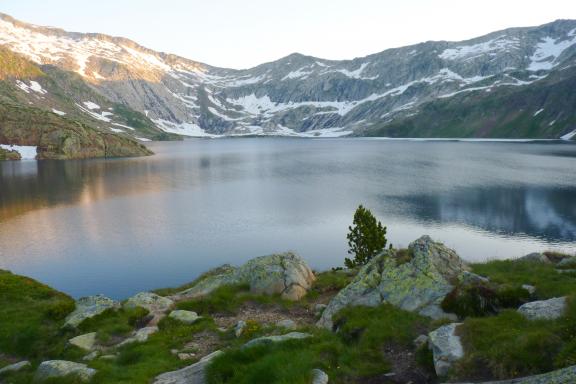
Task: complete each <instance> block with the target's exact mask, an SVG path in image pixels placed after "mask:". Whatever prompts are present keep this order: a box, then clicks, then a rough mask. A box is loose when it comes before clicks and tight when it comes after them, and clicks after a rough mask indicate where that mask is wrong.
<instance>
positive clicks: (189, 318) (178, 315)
mask: <svg viewBox="0 0 576 384" xmlns="http://www.w3.org/2000/svg"><path fill="white" fill-rule="evenodd" d="M168 317H170V318H172V319H174V320H178V321H180V322H182V323H185V324H192V323H194V322H195V321H196V320H198V319H200V318H201V317H200V316H198V314H197V313H196V312H192V311H184V310H181V309H177V310H175V311H172V312H170V314H169V315H168Z"/></svg>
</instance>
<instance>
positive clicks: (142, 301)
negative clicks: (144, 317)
mask: <svg viewBox="0 0 576 384" xmlns="http://www.w3.org/2000/svg"><path fill="white" fill-rule="evenodd" d="M172 305H174V302H173V301H172V300H170V299H169V298H167V297H163V296H160V295H157V294H155V293H152V292H140V293H137V294H136V295H134V296H132V297H131V298H129V299H128V300H126V303H124V307H125V308H136V307H140V308H144V309H147V310H148V312H150V313H151V314H158V313H164V312H166V311H168V310H169V309H170V308H171V307H172Z"/></svg>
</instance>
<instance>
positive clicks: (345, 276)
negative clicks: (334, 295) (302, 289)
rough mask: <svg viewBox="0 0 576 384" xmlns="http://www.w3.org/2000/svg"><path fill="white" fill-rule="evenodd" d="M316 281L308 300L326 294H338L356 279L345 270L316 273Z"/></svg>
mask: <svg viewBox="0 0 576 384" xmlns="http://www.w3.org/2000/svg"><path fill="white" fill-rule="evenodd" d="M315 275H316V281H314V284H313V285H312V288H311V289H310V290H309V291H308V294H307V295H306V298H308V299H315V298H317V297H318V296H320V295H322V294H324V293H330V292H338V291H340V290H341V289H343V288H344V287H346V286H347V285H348V284H350V282H352V280H353V279H354V275H353V274H350V273H348V272H347V271H344V270H334V271H325V272H319V273H316V274H315Z"/></svg>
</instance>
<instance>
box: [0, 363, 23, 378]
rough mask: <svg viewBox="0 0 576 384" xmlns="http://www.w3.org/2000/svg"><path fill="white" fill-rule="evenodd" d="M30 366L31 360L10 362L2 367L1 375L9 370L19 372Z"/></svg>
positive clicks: (0, 369)
mask: <svg viewBox="0 0 576 384" xmlns="http://www.w3.org/2000/svg"><path fill="white" fill-rule="evenodd" d="M29 366H30V362H29V361H28V360H24V361H20V362H18V363H14V364H10V365H7V366H5V367H2V368H0V376H2V375H3V374H5V373H9V372H17V371H20V370H21V369H24V368H28V367H29Z"/></svg>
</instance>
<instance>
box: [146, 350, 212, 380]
mask: <svg viewBox="0 0 576 384" xmlns="http://www.w3.org/2000/svg"><path fill="white" fill-rule="evenodd" d="M220 354H222V352H221V351H215V352H212V353H211V354H209V355H207V356H204V357H203V358H202V359H200V361H198V362H197V363H194V364H192V365H190V366H188V367H185V368H182V369H179V370H177V371H172V372H166V373H163V374H161V375H159V376H157V377H156V379H154V384H205V383H206V374H205V369H206V367H207V366H208V364H209V363H210V362H211V361H212V359H214V358H215V357H218V356H219V355H220Z"/></svg>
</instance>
